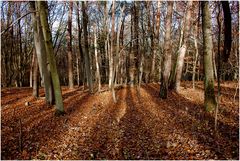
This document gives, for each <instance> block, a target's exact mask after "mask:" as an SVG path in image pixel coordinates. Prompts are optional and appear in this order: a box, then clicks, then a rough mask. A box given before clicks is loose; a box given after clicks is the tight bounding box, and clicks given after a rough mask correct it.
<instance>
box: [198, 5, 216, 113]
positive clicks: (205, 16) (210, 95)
mask: <svg viewBox="0 0 240 161" xmlns="http://www.w3.org/2000/svg"><path fill="white" fill-rule="evenodd" d="M201 8H202V30H203V53H204V74H205V78H204V105H205V108H206V110H207V111H212V110H214V109H215V108H216V100H215V94H214V76H213V63H212V48H213V43H212V32H211V16H210V12H209V2H207V1H205V2H201Z"/></svg>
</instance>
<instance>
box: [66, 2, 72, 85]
mask: <svg viewBox="0 0 240 161" xmlns="http://www.w3.org/2000/svg"><path fill="white" fill-rule="evenodd" d="M72 11H73V2H72V1H70V2H69V13H68V30H67V31H68V32H67V38H66V39H67V46H68V54H67V56H68V86H69V88H70V89H73V88H74V83H73V62H72Z"/></svg>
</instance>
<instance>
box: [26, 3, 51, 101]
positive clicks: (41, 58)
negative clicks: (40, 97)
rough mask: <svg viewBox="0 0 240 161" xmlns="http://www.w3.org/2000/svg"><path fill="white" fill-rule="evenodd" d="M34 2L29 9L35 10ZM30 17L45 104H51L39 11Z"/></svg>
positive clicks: (49, 76)
mask: <svg viewBox="0 0 240 161" xmlns="http://www.w3.org/2000/svg"><path fill="white" fill-rule="evenodd" d="M35 4H36V2H33V1H32V2H30V10H32V11H35V9H36V6H35ZM31 18H32V23H33V32H34V44H35V51H36V55H37V59H38V64H39V71H40V75H41V76H42V79H43V82H44V90H45V100H46V103H47V104H50V105H52V104H53V103H54V97H53V88H52V83H51V75H50V71H49V69H48V60H47V53H46V48H45V44H44V38H43V32H42V25H41V22H40V17H39V13H32V15H31ZM41 73H42V74H41Z"/></svg>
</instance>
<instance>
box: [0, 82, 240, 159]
mask: <svg viewBox="0 0 240 161" xmlns="http://www.w3.org/2000/svg"><path fill="white" fill-rule="evenodd" d="M158 89H159V85H158V84H149V85H143V86H142V87H141V89H140V90H137V89H136V88H129V87H126V88H122V89H119V90H117V91H116V95H117V97H118V102H117V103H116V104H114V103H113V101H112V97H111V93H110V92H103V93H100V94H94V95H90V94H88V92H87V91H82V89H81V88H76V89H74V90H71V91H70V90H68V89H66V88H63V98H64V106H65V110H66V112H67V114H66V115H64V116H61V117H55V116H54V110H53V109H52V108H50V107H47V106H46V105H45V104H44V100H43V99H40V100H36V99H34V98H31V97H30V96H29V95H31V89H24V90H23V91H21V90H19V91H21V95H20V96H18V98H19V99H17V100H14V96H13V95H14V93H11V91H12V92H16V90H18V89H15V90H11V91H10V90H7V89H4V91H3V93H4V94H3V95H4V97H2V100H3V101H2V103H3V104H4V105H5V106H6V105H8V107H6V108H3V110H2V113H1V116H2V123H1V127H2V143H1V144H2V158H1V159H238V150H239V148H238V145H239V143H238V142H239V140H238V134H239V132H238V131H239V127H238V116H237V115H236V114H238V112H237V110H238V106H237V105H238V104H237V103H235V102H233V103H232V102H230V103H231V104H230V103H229V104H226V103H225V104H222V111H221V112H220V117H219V118H220V120H219V131H218V133H217V135H214V134H213V121H214V119H213V115H212V114H208V113H205V112H204V109H203V105H202V102H201V101H202V100H201V99H199V100H194V99H193V100H191V99H192V97H191V96H192V95H194V94H195V93H196V92H199V93H202V91H201V89H200V91H188V92H186V90H188V89H183V90H182V93H181V94H176V93H171V92H170V94H169V99H167V100H161V99H159V98H158ZM42 92H43V91H42ZM41 94H43V93H41ZM197 95H199V94H197ZM26 96H28V97H29V98H28V100H29V102H30V103H31V105H30V106H27V107H26V106H24V102H25V101H26V98H25V97H26ZM7 98H11V99H12V101H11V102H10V103H9V102H8V100H6V99H7ZM224 99H228V98H227V97H226V98H225V97H224ZM229 106H230V107H229ZM16 108H17V110H15V114H14V113H13V111H14V109H16ZM20 118H21V122H22V135H20V132H19V129H20V128H19V127H20V124H19V119H20ZM19 138H21V140H22V150H23V151H22V152H20V151H19V145H20V143H19Z"/></svg>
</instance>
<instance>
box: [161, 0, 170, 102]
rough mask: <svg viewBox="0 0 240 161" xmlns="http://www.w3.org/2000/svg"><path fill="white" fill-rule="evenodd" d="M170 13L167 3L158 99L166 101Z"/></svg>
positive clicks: (168, 73)
mask: <svg viewBox="0 0 240 161" xmlns="http://www.w3.org/2000/svg"><path fill="white" fill-rule="evenodd" d="M172 12H173V2H172V1H168V6H167V16H166V23H165V28H166V33H165V45H164V57H163V63H162V70H161V71H162V72H161V86H160V93H159V95H160V98H163V99H166V98H167V94H168V78H169V75H170V71H171V59H172V53H171V24H172Z"/></svg>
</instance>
